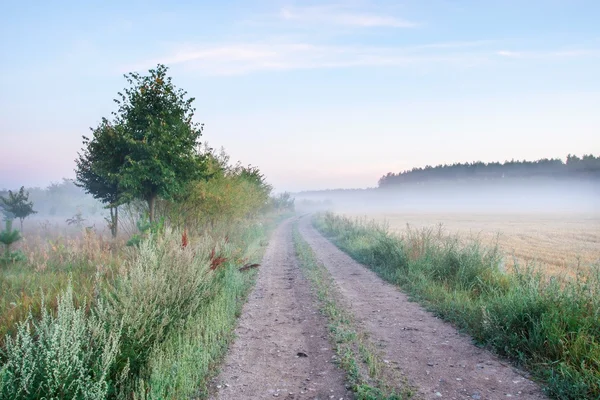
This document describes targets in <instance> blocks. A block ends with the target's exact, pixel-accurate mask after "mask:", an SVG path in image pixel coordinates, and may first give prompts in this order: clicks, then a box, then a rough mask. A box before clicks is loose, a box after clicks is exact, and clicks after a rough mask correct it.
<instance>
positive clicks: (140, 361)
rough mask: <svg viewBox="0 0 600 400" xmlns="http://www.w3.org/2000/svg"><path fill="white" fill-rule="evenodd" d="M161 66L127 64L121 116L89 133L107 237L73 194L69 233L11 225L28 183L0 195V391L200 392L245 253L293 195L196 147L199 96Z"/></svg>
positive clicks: (244, 277)
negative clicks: (1, 198)
mask: <svg viewBox="0 0 600 400" xmlns="http://www.w3.org/2000/svg"><path fill="white" fill-rule="evenodd" d="M166 71H167V69H166V68H165V67H164V66H158V68H157V69H155V70H150V73H149V75H148V76H141V75H137V74H129V75H127V78H128V82H129V83H130V85H131V86H130V87H129V88H127V89H125V91H124V95H121V100H120V102H118V105H119V110H118V111H117V112H116V113H115V118H114V119H113V120H112V121H109V120H107V119H104V120H103V121H102V123H101V125H100V126H99V127H98V128H95V129H92V132H93V136H92V137H91V138H89V139H88V138H84V149H83V150H82V152H81V153H80V156H79V158H78V169H77V180H76V182H75V183H76V184H77V185H80V187H82V188H83V189H84V190H85V191H86V192H88V193H90V194H91V195H92V196H94V197H95V198H96V199H97V200H99V201H100V202H101V203H103V204H104V206H105V207H106V209H107V210H108V211H109V216H108V218H107V222H108V226H109V232H110V235H109V236H108V237H107V236H106V235H103V234H102V232H100V231H99V230H98V229H97V228H96V227H95V226H94V225H92V226H88V224H87V222H86V219H87V215H84V214H83V211H82V208H79V207H78V208H77V209H70V210H68V209H67V210H61V212H62V215H65V213H66V215H69V216H70V217H69V218H67V219H66V220H64V221H65V223H64V224H63V225H65V226H67V227H68V228H69V230H70V231H75V232H78V233H77V234H72V235H70V236H67V235H63V234H62V233H61V231H57V232H53V231H52V229H49V231H47V232H44V235H39V236H34V235H33V234H32V232H31V231H33V230H31V231H30V230H28V229H25V233H23V232H22V231H21V232H19V231H17V230H15V229H14V228H13V224H12V219H13V218H14V217H17V218H20V219H21V221H22V220H23V219H25V218H26V217H27V215H29V214H31V213H32V212H34V208H33V207H36V208H37V206H36V204H35V203H33V202H32V201H29V200H28V194H29V193H28V192H26V191H25V190H24V189H21V190H20V191H19V193H18V194H17V195H15V194H14V193H13V192H8V195H9V197H8V199H9V200H10V199H12V200H10V201H9V202H8V203H7V202H3V203H2V204H0V211H2V212H3V214H4V218H5V220H6V223H5V224H4V229H3V230H2V231H1V232H0V242H1V243H2V244H3V246H4V248H3V249H2V256H1V258H0V399H2V400H4V399H11V400H12V399H42V398H54V399H63V398H65V399H66V398H69V399H70V398H72V399H165V398H173V399H175V398H203V397H206V394H207V387H208V380H209V379H210V378H211V377H212V376H214V375H215V374H216V373H217V371H218V363H219V361H220V360H221V358H222V356H223V355H224V353H225V352H226V350H227V348H228V344H229V341H230V340H231V339H232V332H233V328H234V325H235V321H236V319H237V317H238V316H239V313H240V310H241V305H242V304H243V302H244V301H245V298H246V295H247V294H248V291H249V289H250V288H251V286H252V284H253V282H254V276H255V274H256V270H255V269H254V268H249V267H248V266H254V265H256V263H258V262H259V261H260V259H261V258H262V253H263V249H264V246H265V245H266V243H267V236H268V233H269V232H270V230H271V229H272V227H273V225H274V224H275V223H276V221H277V220H278V219H279V218H281V216H282V215H284V214H285V213H286V212H290V211H292V210H293V206H294V204H293V199H290V197H289V196H285V195H283V196H279V197H277V198H273V197H271V186H270V185H269V184H268V183H267V182H266V181H265V178H264V176H263V175H262V174H261V172H260V170H259V169H258V168H256V167H253V166H243V165H241V164H239V163H238V164H235V165H232V164H231V163H230V162H229V158H228V157H227V156H226V154H225V152H224V151H221V152H220V153H217V152H215V151H214V150H213V149H211V148H209V147H208V146H206V145H205V146H200V143H199V142H198V138H199V137H200V133H201V125H195V124H194V123H192V119H191V117H192V114H193V109H192V107H191V104H192V101H193V99H187V98H185V92H183V91H181V90H178V89H176V88H175V87H174V86H173V85H172V83H171V79H170V78H169V77H167V76H166ZM63 186H64V188H65V189H68V190H69V191H72V190H73V187H72V184H71V183H70V182H67V181H65V182H63V184H55V185H52V187H51V188H49V191H50V189H52V192H58V191H61V192H62V188H63ZM67 186H68V187H67ZM36 195H37V196H39V195H40V193H39V191H37V193H36ZM17 196H19V198H17ZM67 197H72V196H67ZM17 200H18V201H17ZM17 203H19V204H21V203H22V204H24V205H25V206H26V207H25V208H23V212H22V213H21V214H19V213H18V212H15V211H19V209H17V207H16V206H15V204H17ZM86 205H88V206H89V207H86V208H85V210H87V211H90V210H92V209H93V207H94V205H95V203H93V202H87V203H86ZM43 209H44V210H45V209H46V208H43ZM50 209H52V208H51V207H50ZM53 211H54V212H52V213H51V214H55V213H56V210H53ZM25 214H27V215H25ZM119 217H125V218H119ZM124 225H129V226H128V227H127V229H121V230H120V229H118V228H119V227H123V226H124ZM132 226H133V228H132ZM44 230H46V228H44ZM244 267H246V268H244Z"/></svg>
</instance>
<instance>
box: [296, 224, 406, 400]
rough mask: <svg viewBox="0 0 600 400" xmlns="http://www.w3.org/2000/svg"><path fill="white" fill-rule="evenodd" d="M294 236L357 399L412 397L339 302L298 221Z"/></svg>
mask: <svg viewBox="0 0 600 400" xmlns="http://www.w3.org/2000/svg"><path fill="white" fill-rule="evenodd" d="M293 238H294V246H295V248H296V254H297V256H298V260H299V263H300V267H301V270H302V272H303V274H304V275H305V276H306V278H307V279H308V281H309V282H310V285H311V287H312V289H313V291H314V293H315V294H316V297H317V299H318V302H319V308H320V311H321V312H322V313H323V314H324V315H325V316H326V317H327V319H328V322H329V325H328V327H329V335H330V340H331V342H332V344H333V345H334V348H335V352H336V354H337V360H338V363H339V366H340V367H341V368H342V369H343V370H344V371H346V375H347V379H348V382H349V383H350V385H351V387H352V390H353V391H354V392H355V393H356V396H357V398H358V399H362V400H378V399H390V400H391V399H406V398H410V397H411V396H412V390H411V389H410V387H409V386H408V384H406V381H405V379H404V378H402V377H401V376H400V374H399V371H397V370H396V369H395V368H394V367H393V366H391V365H390V364H388V363H385V362H384V360H383V358H382V357H381V355H380V354H379V352H378V351H377V349H375V347H374V346H373V344H372V343H371V342H370V341H369V339H368V337H367V336H366V334H365V333H364V332H361V330H360V329H359V327H358V326H357V324H356V322H355V320H354V317H353V316H352V313H351V312H350V311H349V310H347V309H345V307H344V306H343V305H342V304H341V303H340V301H339V295H338V293H337V290H336V289H335V284H334V281H333V278H332V277H331V275H330V274H329V272H328V271H327V270H326V269H325V267H324V266H323V264H321V263H320V262H319V261H318V260H317V258H316V257H315V254H314V253H313V251H312V249H311V248H310V245H309V244H308V243H307V242H306V241H305V240H304V239H303V238H302V236H301V235H300V233H299V231H298V226H297V224H295V225H294V231H293ZM398 385H400V387H399V386H398Z"/></svg>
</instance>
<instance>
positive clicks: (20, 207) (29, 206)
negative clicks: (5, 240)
mask: <svg viewBox="0 0 600 400" xmlns="http://www.w3.org/2000/svg"><path fill="white" fill-rule="evenodd" d="M0 202H1V205H2V208H3V211H4V213H5V214H6V213H8V214H9V215H12V216H14V217H15V218H19V220H20V221H21V232H23V220H24V219H25V218H27V217H28V216H30V215H31V214H35V213H36V212H37V211H34V210H33V202H31V201H29V192H25V187H24V186H21V189H19V192H17V193H13V192H12V190H9V191H8V197H3V196H0Z"/></svg>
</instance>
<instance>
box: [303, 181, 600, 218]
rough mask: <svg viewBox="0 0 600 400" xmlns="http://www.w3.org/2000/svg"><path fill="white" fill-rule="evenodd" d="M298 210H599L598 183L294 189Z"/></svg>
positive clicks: (509, 183)
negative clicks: (324, 189)
mask: <svg viewBox="0 0 600 400" xmlns="http://www.w3.org/2000/svg"><path fill="white" fill-rule="evenodd" d="M295 196H296V204H297V207H298V209H299V210H312V209H329V210H332V211H336V212H344V213H377V212H397V213H416V212H418V213H443V212H455V213H456V212H458V213H538V212H539V213H554V212H556V213H600V181H598V180H581V181H578V180H575V181H557V180H547V179H535V180H523V181H508V182H482V183H456V182H441V183H426V184H408V185H402V186H400V187H396V188H386V189H383V188H373V189H355V190H352V189H350V190H326V191H313V192H300V193H296V194H295Z"/></svg>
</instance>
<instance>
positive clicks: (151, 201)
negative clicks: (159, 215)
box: [148, 195, 156, 223]
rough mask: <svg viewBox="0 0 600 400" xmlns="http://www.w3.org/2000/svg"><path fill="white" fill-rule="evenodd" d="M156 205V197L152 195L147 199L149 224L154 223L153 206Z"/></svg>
mask: <svg viewBox="0 0 600 400" xmlns="http://www.w3.org/2000/svg"><path fill="white" fill-rule="evenodd" d="M155 204H156V195H152V196H150V197H148V214H149V218H150V223H153V222H154V206H155Z"/></svg>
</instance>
